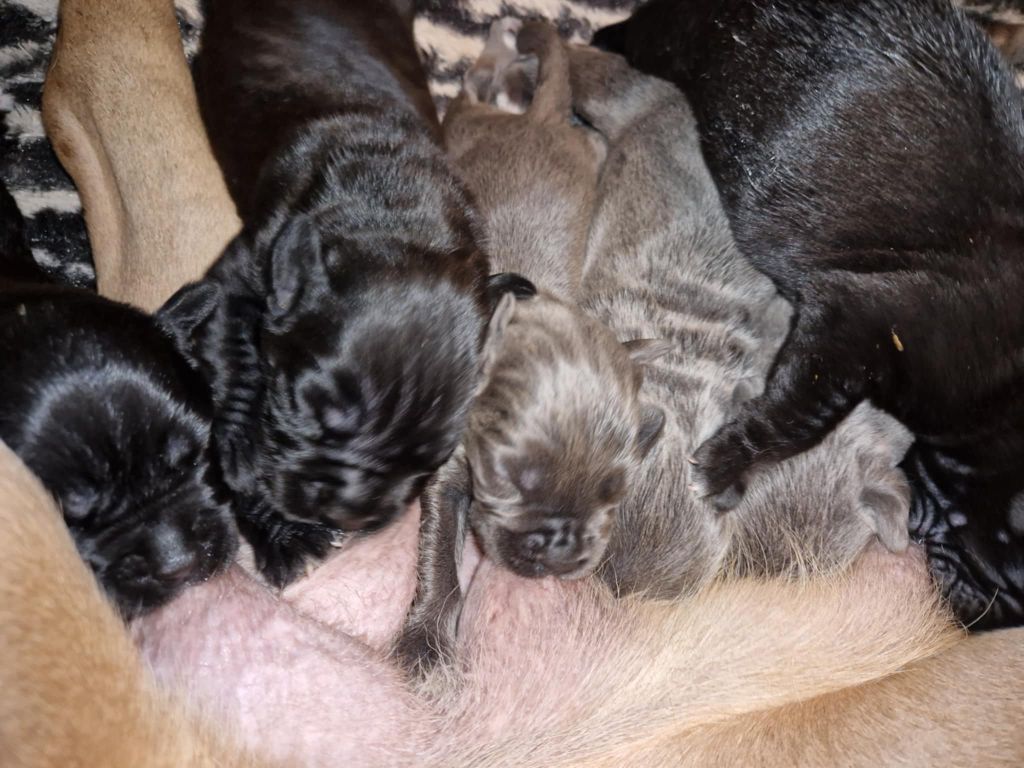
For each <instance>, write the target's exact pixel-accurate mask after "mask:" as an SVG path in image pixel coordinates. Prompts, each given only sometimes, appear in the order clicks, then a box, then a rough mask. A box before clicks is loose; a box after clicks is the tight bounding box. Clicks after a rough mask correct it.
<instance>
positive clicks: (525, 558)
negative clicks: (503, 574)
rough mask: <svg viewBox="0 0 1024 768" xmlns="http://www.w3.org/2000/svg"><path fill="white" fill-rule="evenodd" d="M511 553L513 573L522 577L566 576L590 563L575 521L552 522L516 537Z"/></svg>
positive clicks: (588, 545) (558, 520)
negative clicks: (518, 573)
mask: <svg viewBox="0 0 1024 768" xmlns="http://www.w3.org/2000/svg"><path fill="white" fill-rule="evenodd" d="M514 553H515V555H514V560H515V563H514V564H512V565H513V569H514V570H516V571H518V572H520V573H521V575H524V576H548V575H553V576H567V575H570V574H573V573H575V572H578V571H580V570H581V569H583V568H584V567H585V566H586V565H587V564H588V563H589V561H590V544H589V543H588V542H587V541H586V537H585V535H584V531H583V526H581V525H580V523H579V522H578V521H576V520H572V519H569V518H552V519H550V520H548V521H546V522H545V524H544V525H543V526H541V527H540V528H536V529H534V530H532V531H524V532H522V533H519V534H517V535H516V536H515V540H514ZM517 566H518V567H517Z"/></svg>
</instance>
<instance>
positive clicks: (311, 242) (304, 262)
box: [267, 214, 328, 324]
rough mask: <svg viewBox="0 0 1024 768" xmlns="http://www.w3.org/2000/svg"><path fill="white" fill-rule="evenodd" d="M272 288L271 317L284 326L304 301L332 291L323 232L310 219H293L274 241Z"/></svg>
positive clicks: (270, 277) (272, 250) (268, 298)
mask: <svg viewBox="0 0 1024 768" xmlns="http://www.w3.org/2000/svg"><path fill="white" fill-rule="evenodd" d="M268 287H269V292H268V295H267V314H268V317H269V319H270V321H271V322H272V323H274V324H282V323H284V322H285V321H286V320H287V318H288V316H289V315H290V314H292V312H294V311H295V309H296V308H297V307H298V306H299V304H300V303H301V302H302V301H303V300H304V299H306V298H311V297H315V296H316V295H317V294H319V293H320V292H321V291H323V290H325V289H327V288H328V279H327V268H326V265H325V264H324V259H323V252H322V249H321V244H320V233H319V232H318V231H317V228H316V226H315V225H314V223H313V221H312V219H311V217H310V216H308V215H305V214H302V215H299V216H295V217H294V218H292V219H290V220H289V221H288V222H287V223H286V224H285V225H284V226H283V227H282V228H281V231H280V232H279V233H278V235H277V237H276V238H275V239H274V242H273V244H272V245H271V246H270V274H269V286H268Z"/></svg>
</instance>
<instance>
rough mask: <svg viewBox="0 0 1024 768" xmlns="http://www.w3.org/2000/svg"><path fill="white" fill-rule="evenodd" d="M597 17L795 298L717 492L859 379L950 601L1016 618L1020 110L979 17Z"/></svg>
mask: <svg viewBox="0 0 1024 768" xmlns="http://www.w3.org/2000/svg"><path fill="white" fill-rule="evenodd" d="M598 39H599V40H600V42H601V43H602V44H605V45H608V46H612V47H619V48H622V49H623V50H625V52H626V54H627V57H628V58H629V60H630V61H631V62H633V63H634V64H635V65H637V66H639V67H640V68H641V69H643V70H645V71H647V72H651V73H653V74H657V75H661V76H664V77H667V78H669V79H671V80H672V81H673V82H675V83H677V84H678V85H679V86H680V87H681V88H682V89H683V90H684V92H685V93H686V94H687V95H688V96H689V97H690V99H691V100H692V101H693V104H694V110H695V112H696V114H697V119H698V121H699V123H700V126H701V130H702V136H703V146H704V152H705V155H706V157H707V160H708V165H709V167H710V168H711V171H712V174H713V175H714V177H715V179H716V181H717V182H718V185H719V188H720V189H721V191H722V196H723V201H724V203H725V206H726V210H727V211H728V213H729V217H730V221H731V223H732V226H733V231H734V232H735V234H736V238H737V241H738V243H739V245H740V248H741V250H742V251H743V252H744V253H746V254H747V255H748V256H749V257H750V258H751V259H752V260H753V261H754V263H755V265H756V266H757V267H758V268H759V269H761V270H763V271H764V272H765V273H766V274H767V275H769V276H770V277H771V278H772V279H773V280H774V281H775V283H776V284H777V285H778V286H779V287H780V289H781V290H782V291H783V293H784V294H785V295H786V296H788V297H789V298H790V299H792V300H793V301H794V302H795V303H796V305H797V317H796V321H795V323H794V326H793V329H792V332H791V333H790V335H789V338H788V341H787V343H786V345H785V347H784V348H783V349H782V350H781V352H780V354H779V357H778V359H777V360H776V362H775V365H774V368H773V370H772V373H771V376H770V377H769V380H768V383H767V386H766V389H765V392H764V393H763V394H762V395H761V396H759V397H757V398H755V399H753V400H751V401H750V402H748V403H747V404H746V405H744V406H743V408H742V409H741V410H740V411H739V412H738V413H737V414H736V416H735V418H734V419H733V420H731V421H730V422H729V423H728V424H727V425H725V426H724V427H723V428H722V430H721V431H719V432H718V433H716V434H715V435H714V436H713V437H711V439H710V440H708V442H706V443H705V444H704V445H703V446H701V448H700V450H699V451H698V452H697V453H696V457H695V458H696V460H697V461H698V463H699V471H698V474H697V482H698V485H699V487H700V488H701V490H702V492H703V493H706V494H708V495H710V496H711V497H713V498H716V499H717V503H718V504H719V505H720V506H724V507H729V506H732V505H733V504H735V503H736V501H738V499H739V497H740V492H741V491H742V487H743V485H744V483H746V482H749V480H750V478H751V477H752V476H753V470H755V469H757V468H763V467H769V466H771V465H772V464H774V463H775V462H777V461H779V460H781V459H783V458H786V457H789V456H792V455H794V454H797V453H799V452H801V451H804V450H806V449H807V448H809V447H811V446H813V445H816V444H817V443H819V442H820V441H821V440H822V438H823V437H824V436H825V435H826V434H827V433H828V432H829V431H830V430H831V429H832V428H833V427H834V426H835V425H836V424H837V423H838V422H839V421H840V420H841V419H843V418H844V417H845V416H846V415H847V414H848V413H849V412H850V411H851V410H852V409H853V408H854V407H855V406H856V405H857V404H858V403H859V402H861V401H862V400H864V399H869V400H871V401H872V402H873V403H874V404H876V405H877V406H878V407H880V408H883V409H885V410H886V411H888V412H890V413H892V414H893V415H894V416H896V417H897V418H898V419H899V420H900V421H901V422H903V423H905V424H906V425H907V426H908V427H909V428H910V429H911V430H912V431H913V432H914V433H915V435H916V438H917V441H916V443H915V445H914V446H913V448H911V450H910V452H909V453H908V455H907V457H906V459H905V461H904V464H903V466H904V468H905V470H906V471H907V473H908V475H909V477H910V479H911V482H912V483H913V488H914V508H913V513H912V527H913V533H914V535H915V536H917V537H919V538H921V539H922V540H923V541H924V542H925V543H926V545H927V546H928V549H929V555H930V557H931V563H932V567H933V571H934V573H935V575H936V578H937V579H938V580H939V581H940V582H941V583H942V584H943V587H944V589H945V591H946V593H947V595H948V596H949V597H950V599H951V600H952V602H953V605H954V607H955V609H956V611H957V613H958V615H959V617H960V618H961V619H962V620H963V621H965V622H970V623H972V626H974V627H977V628H982V627H994V626H1000V625H1005V624H1017V623H1019V622H1021V621H1024V546H1022V545H1024V538H1022V537H1024V527H1022V526H1021V525H1020V514H1019V509H1020V507H1021V498H1022V496H1021V493H1022V490H1024V474H1022V473H1021V466H1024V397H1022V395H1024V362H1022V360H1024V357H1022V350H1024V313H1022V312H1021V311H1020V306H1019V296H1020V295H1021V294H1022V291H1024V261H1022V260H1021V258H1020V253H1021V250H1022V248H1024V213H1022V211H1024V173H1022V172H1021V168H1022V167H1024V115H1022V110H1021V107H1020V93H1019V91H1018V90H1017V87H1016V85H1015V83H1014V80H1013V77H1012V76H1011V73H1010V71H1009V70H1008V69H1007V67H1006V64H1005V63H1004V62H1003V61H1001V60H1000V57H999V56H998V54H997V53H996V51H995V50H994V49H993V48H992V46H991V44H990V43H989V41H988V40H987V39H986V38H985V35H984V34H983V33H982V31H981V30H980V29H978V28H977V27H976V26H975V25H974V24H972V23H971V22H969V21H968V20H967V19H966V18H965V17H964V15H963V13H962V12H961V11H960V10H958V9H955V8H954V7H953V6H952V4H950V3H948V2H945V0H914V2H906V3H889V2H884V0H859V2H855V3H848V2H838V1H836V2H833V1H831V0H830V1H829V2H822V3H816V4H814V5H813V7H812V6H811V5H810V4H807V3H802V2H798V1H797V0H792V1H789V0H787V1H784V2H775V3H771V4H769V5H765V4H759V3H754V2H747V1H745V0H730V1H729V2H724V3H722V2H713V3H712V2H698V3H691V2H687V3H681V2H676V1H675V0H655V2H652V3H651V4H649V5H646V6H644V8H643V9H642V10H641V11H640V12H638V14H637V15H636V16H634V17H633V18H632V19H631V20H630V21H628V22H627V23H625V24H624V25H623V26H620V27H618V28H609V29H608V30H605V31H604V32H603V33H602V34H601V35H599V36H598ZM922 190H926V191H927V192H922Z"/></svg>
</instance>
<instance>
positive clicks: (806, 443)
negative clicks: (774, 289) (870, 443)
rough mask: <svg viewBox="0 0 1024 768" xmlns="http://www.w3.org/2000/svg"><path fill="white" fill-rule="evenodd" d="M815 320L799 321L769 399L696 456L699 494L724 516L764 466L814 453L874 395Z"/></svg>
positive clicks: (749, 408)
mask: <svg viewBox="0 0 1024 768" xmlns="http://www.w3.org/2000/svg"><path fill="white" fill-rule="evenodd" d="M810 314H811V313H807V314H802V315H801V317H800V318H799V319H798V322H797V325H796V326H795V327H794V329H793V332H792V333H791V334H790V338H789V340H788V341H787V342H786V344H785V345H784V346H783V348H782V350H781V351H780V352H779V356H778V358H777V359H776V361H775V365H774V367H773V368H772V371H771V373H770V374H769V377H768V380H767V382H766V385H765V390H764V393H763V394H762V395H760V396H759V397H755V398H753V399H752V400H748V401H747V402H746V403H744V404H743V405H742V406H741V407H740V409H739V412H738V413H737V415H736V417H735V418H734V419H733V420H732V421H731V422H729V423H728V424H726V425H725V426H724V427H722V428H721V429H720V430H718V432H716V433H715V434H714V435H712V436H711V437H710V438H708V439H707V440H706V441H705V442H704V444H703V445H701V446H700V448H698V449H697V452H696V453H695V454H694V456H693V461H694V463H695V464H696V467H695V479H696V484H697V491H698V492H699V493H701V495H704V496H709V497H711V498H712V500H713V502H714V504H715V506H716V507H718V508H719V509H731V508H732V507H734V506H736V504H738V503H739V501H740V499H741V498H742V496H743V491H744V487H745V481H746V478H747V476H748V475H749V474H750V473H751V472H753V471H756V467H757V465H759V464H761V465H763V464H772V463H775V462H779V461H782V460H783V459H788V458H789V457H790V456H795V455H796V454H798V453H802V452H803V451H806V450H807V449H809V448H812V447H814V446H815V445H817V444H818V443H820V442H821V440H822V439H823V438H824V437H825V436H826V435H827V434H828V433H829V432H831V431H832V429H833V428H834V427H835V426H836V425H837V424H838V423H839V422H840V421H842V420H843V419H844V418H846V416H847V415H849V413H850V412H851V411H852V410H853V409H854V408H855V407H856V406H857V404H858V403H860V402H861V401H862V400H863V399H864V398H865V396H866V394H867V381H866V378H865V374H864V372H863V370H862V367H861V366H860V365H859V363H860V361H859V360H854V359H853V358H852V357H851V356H844V355H843V353H842V351H837V350H835V349H830V348H829V346H828V345H826V344H823V343H822V341H821V337H820V335H819V334H818V333H816V332H815V329H816V328H820V327H822V326H821V324H820V322H816V321H813V320H812V318H811V317H810V316H809V315H810Z"/></svg>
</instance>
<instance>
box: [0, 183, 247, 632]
mask: <svg viewBox="0 0 1024 768" xmlns="http://www.w3.org/2000/svg"><path fill="white" fill-rule="evenodd" d="M0 217H2V221H0V243H2V245H3V252H2V253H0V359H2V360H3V361H4V372H3V376H2V377H0V440H2V441H3V442H5V443H7V445H8V446H10V448H11V449H13V450H14V451H15V452H16V453H17V454H18V455H19V456H20V457H21V459H22V461H24V462H25V464H26V465H28V467H29V469H31V470H32V471H33V472H34V473H35V474H36V475H37V476H38V477H39V478H40V480H42V482H43V484H44V485H45V486H46V488H47V489H48V490H49V491H50V493H52V494H53V495H54V496H55V497H56V499H57V501H58V503H59V504H60V507H61V510H62V511H63V513H64V519H65V521H66V522H67V525H68V528H69V529H70V531H71V534H72V536H73V537H74V539H75V543H76V545H77V546H78V551H79V552H80V553H81V555H82V557H83V559H84V560H85V561H86V562H87V563H88V564H89V566H90V567H91V568H92V570H93V571H94V572H95V574H96V577H97V579H99V581H100V583H101V584H102V585H103V587H104V589H105V590H106V591H107V594H108V595H109V596H110V598H111V599H112V600H113V601H114V602H115V603H116V604H117V606H118V608H119V609H120V610H121V612H122V614H124V615H125V616H126V617H127V616H133V615H135V614H137V613H139V612H141V611H144V610H146V609H148V608H152V607H153V606H156V605H160V604H161V603H164V602H166V601H168V600H169V599H171V598H172V597H174V596H175V595H176V594H178V592H180V591H181V590H182V589H183V588H184V587H185V585H187V584H190V583H194V582H196V581H200V580H202V579H205V578H207V577H208V576H210V574H212V573H213V572H214V571H216V570H217V569H218V568H219V567H221V566H222V565H223V564H224V563H225V562H227V561H228V560H229V559H230V557H231V555H232V554H233V553H234V550H235V537H234V532H233V527H232V525H231V522H230V516H229V514H228V511H227V508H226V507H225V505H224V503H223V498H222V496H223V490H220V491H218V489H217V486H216V485H215V478H214V477H213V476H212V471H211V467H210V462H209V455H208V448H207V442H208V440H209V432H210V422H209V418H210V415H209V395H208V394H207V392H206V390H205V388H204V387H203V386H202V383H201V381H200V380H199V378H198V376H197V375H196V374H195V372H193V371H192V370H190V369H189V368H188V366H187V365H186V364H185V361H184V360H183V359H182V357H181V356H180V355H179V354H178V352H177V350H176V349H175V347H174V345H173V343H172V342H171V340H170V339H169V338H168V337H167V335H166V334H165V333H164V332H163V331H162V330H161V328H160V327H159V325H160V324H164V325H167V326H173V327H175V328H178V329H179V331H180V329H181V328H183V327H186V326H187V325H188V324H189V323H191V322H194V321H195V318H196V317H199V316H201V315H202V313H203V312H209V311H210V310H211V309H212V297H211V296H210V294H209V293H205V294H196V295H195V296H194V297H193V298H194V299H197V300H198V299H202V300H203V301H202V302H193V303H181V304H174V305H170V306H169V307H168V308H166V309H165V310H164V311H163V312H162V313H161V315H160V317H159V318H157V321H156V322H154V321H153V319H151V318H150V317H148V316H146V315H144V314H142V313H141V312H138V311H136V310H133V309H130V308H129V307H127V306H125V305H121V304H116V303H114V302H111V301H109V300H107V299H102V298H100V297H98V296H96V295H95V294H93V293H91V292H89V291H84V290H78V289H72V288H62V287H58V286H55V285H48V284H46V283H47V278H46V277H45V275H44V274H43V272H42V271H41V270H39V269H38V268H37V267H36V266H35V264H34V262H33V261H32V257H31V254H30V253H29V250H28V246H27V244H26V243H25V241H24V239H23V236H22V226H23V225H22V221H21V217H20V214H19V213H18V210H17V208H16V207H15V204H14V201H13V200H12V199H11V197H10V195H9V194H8V193H7V190H6V189H4V188H3V187H2V186H0Z"/></svg>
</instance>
